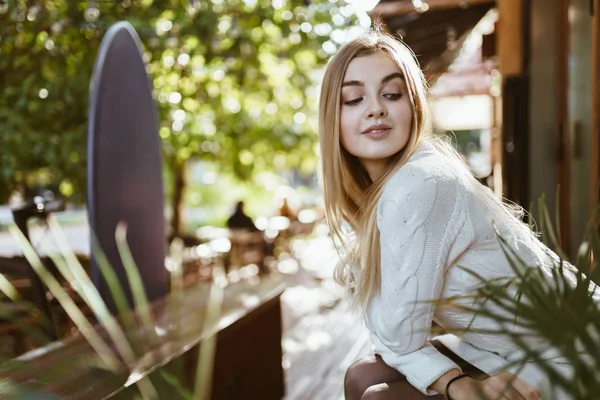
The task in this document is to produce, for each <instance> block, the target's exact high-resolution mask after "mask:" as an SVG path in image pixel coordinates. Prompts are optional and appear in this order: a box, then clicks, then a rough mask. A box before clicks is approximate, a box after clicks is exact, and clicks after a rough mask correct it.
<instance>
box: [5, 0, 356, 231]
mask: <svg viewBox="0 0 600 400" xmlns="http://www.w3.org/2000/svg"><path fill="white" fill-rule="evenodd" d="M119 20H127V21H129V22H130V23H132V25H133V26H134V27H135V28H136V30H137V31H138V33H139V35H140V37H141V39H142V42H143V45H144V49H145V53H144V59H145V61H146V63H147V65H148V72H149V74H150V76H151V79H152V81H153V87H154V96H155V99H156V104H157V108H158V116H159V121H160V132H159V134H160V136H161V138H162V140H163V143H164V146H163V159H164V163H165V167H166V173H167V175H168V176H170V177H171V179H170V181H172V184H171V185H170V187H169V188H167V194H168V199H169V200H168V202H169V204H171V206H172V207H173V218H172V226H171V229H172V232H175V233H178V232H180V219H181V218H180V207H181V203H182V199H183V193H184V189H185V185H186V183H185V174H184V170H185V165H186V162H187V161H188V160H189V159H192V158H200V159H203V160H208V161H211V162H215V163H217V165H219V167H220V168H221V170H223V171H226V172H233V173H234V174H235V175H236V176H238V177H239V178H241V179H248V178H250V177H251V176H252V175H253V174H254V173H257V172H260V171H268V170H277V169H281V168H299V169H300V170H301V171H304V172H311V171H313V170H314V168H315V166H316V163H317V161H316V154H315V150H314V149H315V145H316V141H317V136H316V130H317V120H316V103H317V93H316V85H315V73H316V72H318V71H319V69H320V67H321V66H323V65H324V64H325V62H326V61H327V59H328V58H329V56H330V55H331V54H332V53H334V52H335V50H336V48H337V47H338V46H339V44H340V43H342V42H343V41H344V40H345V37H346V29H347V28H348V27H350V26H353V25H356V21H357V16H356V14H355V13H354V12H353V9H352V6H351V5H347V4H346V2H345V1H344V0H311V1H306V0H243V1H242V0H212V1H206V0H123V1H114V0H110V1H105V0H90V1H81V0H27V1H25V0H4V2H3V1H0V126H1V127H2V134H1V135H0V202H2V201H5V200H6V199H7V197H8V195H9V194H10V193H11V192H12V191H15V190H16V191H21V192H24V191H25V190H26V189H27V188H31V187H33V186H36V185H40V184H54V185H57V186H58V187H59V189H60V192H61V193H62V194H63V195H64V196H67V197H70V198H71V199H72V201H75V202H81V201H83V200H84V199H83V197H84V193H85V161H86V160H85V154H86V151H85V146H86V123H87V102H88V91H89V82H90V78H91V73H92V69H93V65H94V60H95V57H96V53H97V49H98V47H99V44H100V41H101V39H102V36H103V34H104V32H105V31H106V29H107V28H108V27H109V26H110V25H111V24H113V23H114V22H116V21H119ZM279 155H281V156H283V157H277V156H279ZM276 157H277V159H278V160H280V161H281V160H284V163H283V165H282V163H281V162H279V163H278V164H277V165H276V164H275V163H273V160H274V159H275V158H276Z"/></svg>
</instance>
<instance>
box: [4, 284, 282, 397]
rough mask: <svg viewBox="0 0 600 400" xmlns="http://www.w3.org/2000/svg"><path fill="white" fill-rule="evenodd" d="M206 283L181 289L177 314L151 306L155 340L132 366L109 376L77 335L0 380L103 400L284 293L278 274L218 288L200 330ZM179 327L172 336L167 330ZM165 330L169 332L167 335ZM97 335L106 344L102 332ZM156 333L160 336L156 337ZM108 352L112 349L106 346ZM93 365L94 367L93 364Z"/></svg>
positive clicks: (13, 365) (26, 358)
mask: <svg viewBox="0 0 600 400" xmlns="http://www.w3.org/2000/svg"><path fill="white" fill-rule="evenodd" d="M209 289H210V285H209V284H208V283H206V284H200V285H198V286H196V287H194V288H190V289H187V290H184V291H183V296H182V304H181V312H168V307H167V303H166V299H160V300H159V301H157V302H155V303H154V304H153V305H152V310H153V311H154V315H155V319H156V325H157V328H156V329H155V331H156V332H159V334H158V339H157V341H156V343H155V345H154V346H153V348H152V349H147V350H149V351H146V353H145V354H143V355H142V356H140V355H139V354H137V355H138V360H137V364H136V365H135V366H130V369H132V370H133V372H131V373H130V371H128V370H127V369H126V368H125V367H123V368H122V369H121V370H119V371H118V372H117V373H116V374H113V373H111V372H109V371H107V370H105V369H103V368H101V367H100V366H99V365H100V360H99V357H98V356H97V354H96V353H95V352H94V350H93V348H92V347H91V346H90V345H89V344H88V342H87V341H86V340H85V339H84V338H83V337H81V336H77V337H73V338H69V339H66V340H63V341H58V342H54V343H51V344H50V345H48V346H46V347H43V348H40V349H37V350H34V351H32V352H29V353H27V354H25V355H23V356H21V357H19V358H17V359H15V360H13V362H10V363H8V364H6V365H4V366H2V368H1V369H0V378H3V379H8V380H9V381H11V382H12V383H13V384H14V385H17V386H20V387H23V388H27V389H34V390H41V391H42V392H44V393H49V394H52V395H55V396H58V397H59V398H62V399H103V398H108V397H111V396H113V395H114V394H116V393H118V392H120V391H122V390H123V389H125V387H126V386H125V384H127V386H130V385H132V384H134V383H136V382H137V381H139V380H140V379H142V378H144V377H146V376H147V375H148V374H150V373H151V372H152V371H154V370H156V369H157V368H160V367H162V366H164V365H166V364H167V363H169V362H170V361H172V360H174V359H176V358H177V357H179V356H181V355H182V354H184V353H186V352H187V351H189V350H190V349H192V348H195V347H196V346H197V345H198V344H200V343H201V341H202V340H204V339H206V338H207V337H209V336H211V335H212V334H215V333H218V332H221V331H222V330H224V329H226V328H227V327H229V326H231V325H232V324H234V323H236V322H238V321H241V320H249V319H252V318H255V317H256V316H259V315H260V314H261V311H263V310H265V309H272V308H273V307H279V296H280V295H281V294H282V293H283V291H284V289H285V283H284V281H283V279H282V278H281V276H280V275H278V274H276V273H273V274H272V275H269V276H266V277H261V278H260V281H259V282H258V283H256V284H250V283H248V282H247V281H242V282H238V283H235V284H230V285H229V286H227V287H226V288H225V289H224V293H223V304H222V310H221V315H220V318H219V320H218V321H217V323H216V324H214V325H213V326H210V327H205V326H204V325H205V324H204V323H205V309H206V303H207V300H208V294H209ZM173 326H179V327H180V329H178V330H177V331H176V332H173V329H172V327H173ZM169 331H171V332H172V333H169ZM99 333H100V334H101V336H102V337H103V338H105V341H107V342H108V340H107V339H106V338H107V334H106V332H104V331H103V329H102V328H100V329H99ZM125 333H126V335H127V336H128V337H130V338H131V337H133V338H137V339H138V340H139V341H140V342H142V343H145V344H147V343H148V340H147V338H148V337H149V335H148V332H145V331H144V330H143V329H138V330H134V331H133V332H131V331H126V332H125ZM160 333H162V334H160ZM111 347H112V348H113V349H114V346H112V345H111ZM94 365H96V366H94Z"/></svg>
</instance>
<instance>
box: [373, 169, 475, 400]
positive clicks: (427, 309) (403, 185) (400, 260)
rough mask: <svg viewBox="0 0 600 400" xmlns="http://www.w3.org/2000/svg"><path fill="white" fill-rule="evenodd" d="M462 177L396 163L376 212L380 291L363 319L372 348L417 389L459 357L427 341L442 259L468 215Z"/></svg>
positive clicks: (425, 387) (423, 389)
mask: <svg viewBox="0 0 600 400" xmlns="http://www.w3.org/2000/svg"><path fill="white" fill-rule="evenodd" d="M458 186H459V185H457V184H456V182H452V179H451V178H449V177H447V176H443V175H442V176H432V175H431V174H426V173H425V172H424V171H422V170H418V169H416V170H415V168H404V167H403V168H401V170H400V171H399V172H398V173H397V174H396V175H395V176H394V177H392V179H391V180H390V182H388V185H387V186H386V189H385V191H384V194H383V196H382V199H381V201H380V203H379V208H378V212H377V223H378V227H379V231H380V242H381V292H380V293H379V295H377V296H375V297H374V298H373V300H372V303H371V307H370V312H369V313H368V314H367V315H368V317H367V324H368V325H369V328H370V331H371V340H372V342H373V345H374V350H375V352H376V353H377V354H379V355H380V356H381V357H382V359H383V360H384V361H385V363H386V364H388V365H389V366H391V367H393V368H395V369H397V370H398V371H399V372H400V373H401V374H403V375H404V376H406V378H407V379H408V381H409V382H410V383H411V384H412V385H413V386H414V387H415V388H417V389H418V390H419V391H421V392H422V393H424V394H427V395H433V394H435V392H434V391H432V390H430V389H428V387H429V386H430V385H431V384H432V383H433V382H435V381H436V380H437V379H438V378H440V377H441V376H442V375H443V374H444V373H446V372H448V371H449V370H451V369H453V368H457V369H460V368H459V367H458V365H457V364H456V363H454V362H453V361H452V360H450V359H449V358H447V357H446V356H444V355H443V354H441V353H440V352H439V351H438V350H437V349H436V348H435V347H433V346H432V345H431V344H430V343H429V341H428V337H429V332H430V328H431V324H432V321H433V315H434V311H435V305H434V304H432V301H434V300H437V299H439V298H440V296H441V291H442V287H443V282H444V273H445V265H446V262H447V261H448V257H449V254H450V253H451V252H452V253H454V252H455V250H456V249H451V247H452V243H454V242H455V240H454V239H455V238H456V236H457V235H458V234H459V231H460V230H461V226H462V225H463V224H464V220H465V218H464V217H463V213H462V211H461V210H459V206H460V195H459V192H460V190H459V188H458Z"/></svg>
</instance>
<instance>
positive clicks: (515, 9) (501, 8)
mask: <svg viewBox="0 0 600 400" xmlns="http://www.w3.org/2000/svg"><path fill="white" fill-rule="evenodd" d="M522 10H523V5H522V0H498V25H497V27H498V32H497V33H496V40H497V43H496V46H497V48H498V70H499V71H500V73H501V74H502V76H503V77H506V76H511V75H521V74H522V73H523V12H522Z"/></svg>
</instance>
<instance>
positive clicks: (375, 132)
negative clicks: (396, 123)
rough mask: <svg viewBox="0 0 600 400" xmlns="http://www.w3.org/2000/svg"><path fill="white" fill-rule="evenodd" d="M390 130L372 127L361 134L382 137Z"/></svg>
mask: <svg viewBox="0 0 600 400" xmlns="http://www.w3.org/2000/svg"><path fill="white" fill-rule="evenodd" d="M391 130H392V128H382V129H373V130H370V131H368V132H365V133H363V135H367V136H368V137H370V138H372V139H382V138H384V137H386V136H387V135H388V133H389V132H390V131H391Z"/></svg>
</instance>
